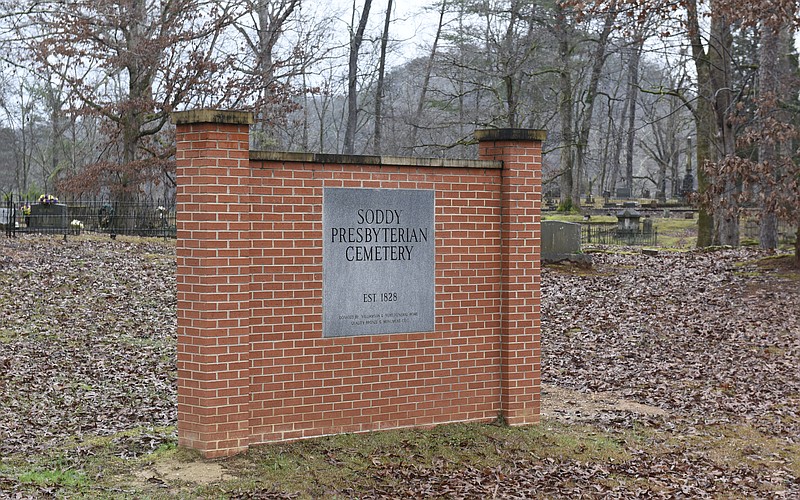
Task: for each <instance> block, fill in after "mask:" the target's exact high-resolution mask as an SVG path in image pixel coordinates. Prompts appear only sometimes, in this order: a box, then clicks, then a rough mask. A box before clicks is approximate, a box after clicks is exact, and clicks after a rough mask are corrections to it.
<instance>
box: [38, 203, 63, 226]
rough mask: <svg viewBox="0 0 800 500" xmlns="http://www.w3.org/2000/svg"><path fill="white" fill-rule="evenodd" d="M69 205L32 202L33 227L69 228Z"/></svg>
mask: <svg viewBox="0 0 800 500" xmlns="http://www.w3.org/2000/svg"><path fill="white" fill-rule="evenodd" d="M68 225H69V221H68V220H67V206H66V205H60V204H47V205H46V204H42V203H37V204H31V223H30V227H31V228H32V229H67V227H68Z"/></svg>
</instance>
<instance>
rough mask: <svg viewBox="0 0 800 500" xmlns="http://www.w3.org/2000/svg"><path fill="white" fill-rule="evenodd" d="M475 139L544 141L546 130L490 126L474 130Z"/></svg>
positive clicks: (481, 140)
mask: <svg viewBox="0 0 800 500" xmlns="http://www.w3.org/2000/svg"><path fill="white" fill-rule="evenodd" d="M475 139H477V140H478V141H479V142H483V141H544V140H545V139H547V131H546V130H537V129H530V128H490V129H480V130H476V131H475Z"/></svg>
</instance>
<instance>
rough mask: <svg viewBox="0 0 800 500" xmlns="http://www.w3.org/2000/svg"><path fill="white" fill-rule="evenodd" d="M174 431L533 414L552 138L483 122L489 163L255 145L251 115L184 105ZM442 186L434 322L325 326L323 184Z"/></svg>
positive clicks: (238, 434) (210, 432) (438, 190)
mask: <svg viewBox="0 0 800 500" xmlns="http://www.w3.org/2000/svg"><path fill="white" fill-rule="evenodd" d="M174 121H175V123H176V126H177V140H178V153H177V162H178V185H179V188H178V246H177V253H178V308H179V314H178V377H179V386H178V433H179V440H180V444H181V445H183V446H187V447H191V448H196V449H199V450H201V451H202V452H203V453H204V454H205V455H206V456H209V457H213V456H222V455H229V454H232V453H236V452H239V451H242V450H244V449H246V448H247V447H248V446H249V445H252V444H258V443H264V442H269V441H277V440H286V439H298V438H307V437H313V436H320V435H325V434H334V433H342V432H362V431H370V430H377V429H388V428H398V427H407V426H421V425H433V424H439V423H445V422H455V421H467V420H470V421H474V420H478V421H480V420H492V419H495V418H497V417H498V416H499V415H501V414H502V416H503V417H504V418H505V419H506V421H507V422H509V423H511V424H514V425H516V424H528V423H534V422H537V421H538V415H539V392H540V391H539V378H540V364H539V362H540V361H539V360H540V352H539V330H540V326H539V314H540V312H539V304H540V296H539V293H540V292H539V285H540V274H539V273H540V268H539V248H540V239H539V238H540V234H539V214H540V212H539V211H540V203H541V201H540V200H541V168H540V167H541V141H542V140H543V138H544V134H543V133H542V132H540V131H530V130H490V131H480V132H479V133H477V134H476V135H477V137H478V139H479V141H480V160H472V161H467V160H463V161H448V160H432V159H411V158H387V157H358V156H355V157H344V156H336V155H313V154H296V153H267V152H249V151H248V144H249V143H248V128H249V124H250V122H251V118H250V115H248V114H245V113H236V112H212V111H191V112H183V113H177V114H176V115H175V116H174ZM332 187H349V188H383V189H425V190H433V191H434V192H435V205H436V209H435V234H436V262H435V267H436V277H435V315H436V320H435V329H434V331H431V332H419V333H400V334H382V335H368V336H354V337H337V338H325V337H323V335H322V289H323V286H322V285H323V283H322V192H323V188H332Z"/></svg>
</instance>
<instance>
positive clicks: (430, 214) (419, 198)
mask: <svg viewBox="0 0 800 500" xmlns="http://www.w3.org/2000/svg"><path fill="white" fill-rule="evenodd" d="M434 207H435V202H434V192H433V191H430V190H415V189H413V190H412V189H349V188H325V189H324V190H323V200H322V231H323V238H322V333H323V336H325V337H344V336H353V335H374V334H382V333H402V332H429V331H433V329H434V294H435V285H434V283H435V261H436V258H435V255H436V252H435V250H436V244H435V237H434Z"/></svg>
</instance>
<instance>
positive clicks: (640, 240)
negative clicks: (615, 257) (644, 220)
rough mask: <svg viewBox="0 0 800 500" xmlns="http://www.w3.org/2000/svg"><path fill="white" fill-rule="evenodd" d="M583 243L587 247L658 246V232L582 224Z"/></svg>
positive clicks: (654, 230)
mask: <svg viewBox="0 0 800 500" xmlns="http://www.w3.org/2000/svg"><path fill="white" fill-rule="evenodd" d="M581 243H583V244H587V245H629V246H644V245H653V246H654V245H657V244H658V231H657V230H656V229H654V228H652V229H650V230H648V231H642V230H621V229H619V227H618V226H617V225H613V226H612V225H607V224H602V225H601V224H582V225H581Z"/></svg>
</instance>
